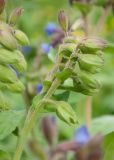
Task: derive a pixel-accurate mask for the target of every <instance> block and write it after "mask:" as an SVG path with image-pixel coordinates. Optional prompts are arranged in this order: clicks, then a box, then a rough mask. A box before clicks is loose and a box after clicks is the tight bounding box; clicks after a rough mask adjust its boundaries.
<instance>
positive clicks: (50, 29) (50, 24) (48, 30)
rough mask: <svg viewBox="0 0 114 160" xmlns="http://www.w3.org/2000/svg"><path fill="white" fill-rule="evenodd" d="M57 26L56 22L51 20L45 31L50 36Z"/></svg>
mask: <svg viewBox="0 0 114 160" xmlns="http://www.w3.org/2000/svg"><path fill="white" fill-rule="evenodd" d="M56 28H57V26H56V24H55V23H53V22H50V23H48V24H47V26H46V28H45V32H46V33H47V35H48V36H50V35H52V34H53V33H54V32H55V29H56Z"/></svg>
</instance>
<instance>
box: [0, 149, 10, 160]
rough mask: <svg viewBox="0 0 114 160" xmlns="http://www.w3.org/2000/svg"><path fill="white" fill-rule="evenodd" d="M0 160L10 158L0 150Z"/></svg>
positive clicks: (8, 159)
mask: <svg viewBox="0 0 114 160" xmlns="http://www.w3.org/2000/svg"><path fill="white" fill-rule="evenodd" d="M0 160H11V157H10V155H9V154H8V153H7V152H5V151H3V150H1V149H0Z"/></svg>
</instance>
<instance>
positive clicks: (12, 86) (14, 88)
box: [6, 80, 25, 93]
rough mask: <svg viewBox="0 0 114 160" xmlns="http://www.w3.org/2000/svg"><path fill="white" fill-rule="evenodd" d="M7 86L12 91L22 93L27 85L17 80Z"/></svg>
mask: <svg viewBox="0 0 114 160" xmlns="http://www.w3.org/2000/svg"><path fill="white" fill-rule="evenodd" d="M6 88H7V89H8V90H10V91H11V92H16V93H21V92H22V91H24V90H25V87H24V85H23V83H22V82H21V81H19V80H18V81H17V82H15V83H12V84H11V83H10V84H7V85H6Z"/></svg>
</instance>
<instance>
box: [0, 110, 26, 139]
mask: <svg viewBox="0 0 114 160" xmlns="http://www.w3.org/2000/svg"><path fill="white" fill-rule="evenodd" d="M23 116H24V112H23V111H3V112H0V140H2V139H4V138H5V137H7V136H8V135H9V134H10V133H12V131H14V130H15V128H16V127H17V126H18V125H19V123H20V121H21V120H22V118H23Z"/></svg>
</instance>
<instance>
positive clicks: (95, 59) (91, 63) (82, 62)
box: [78, 54, 104, 73]
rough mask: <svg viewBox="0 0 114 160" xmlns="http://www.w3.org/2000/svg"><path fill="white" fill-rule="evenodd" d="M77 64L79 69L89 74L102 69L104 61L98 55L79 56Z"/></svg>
mask: <svg viewBox="0 0 114 160" xmlns="http://www.w3.org/2000/svg"><path fill="white" fill-rule="evenodd" d="M78 63H79V67H80V68H81V69H83V70H86V71H88V72H91V73H97V72H99V71H100V69H101V68H102V66H103V64H104V60H103V59H102V58H101V57H100V56H98V55H92V54H79V56H78Z"/></svg>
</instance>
